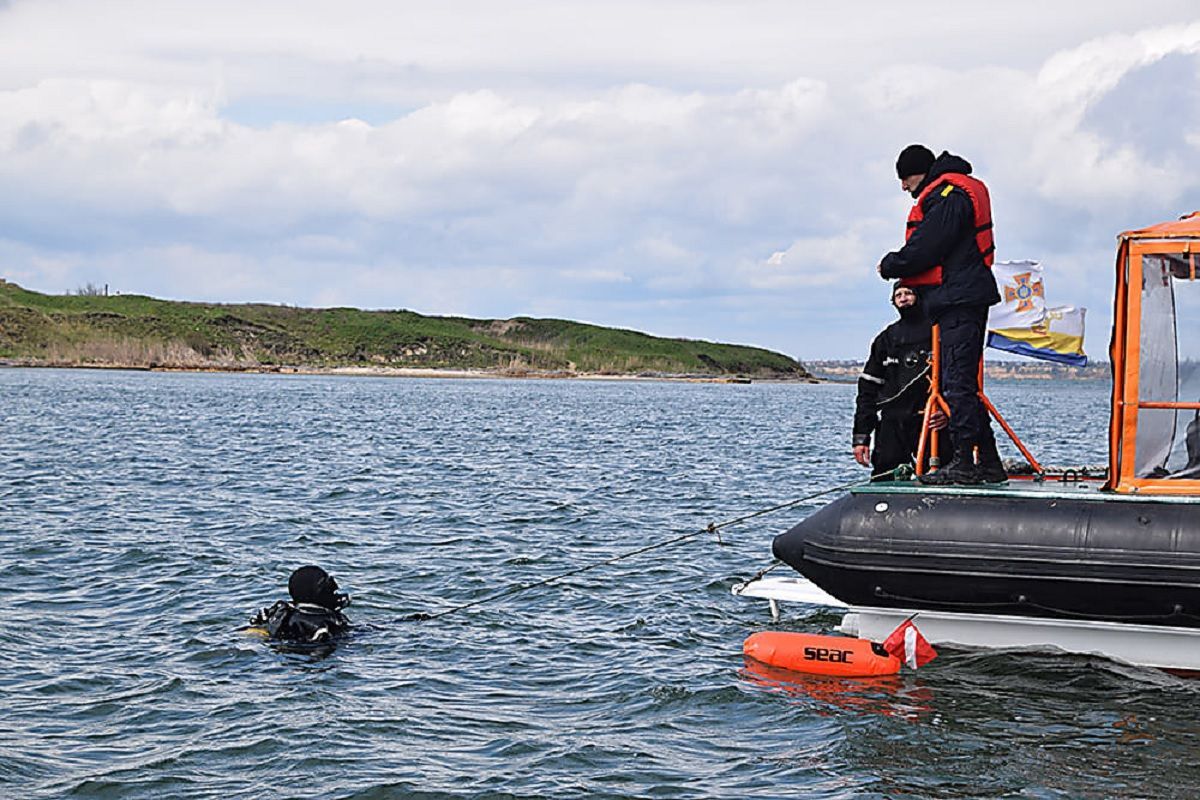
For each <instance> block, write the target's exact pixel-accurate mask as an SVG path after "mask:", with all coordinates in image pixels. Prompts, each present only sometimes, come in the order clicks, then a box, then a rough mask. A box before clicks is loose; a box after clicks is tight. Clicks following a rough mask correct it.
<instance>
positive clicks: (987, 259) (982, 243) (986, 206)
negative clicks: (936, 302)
mask: <svg viewBox="0 0 1200 800" xmlns="http://www.w3.org/2000/svg"><path fill="white" fill-rule="evenodd" d="M955 188H958V189H962V190H963V191H964V192H966V193H967V197H968V198H970V200H971V208H972V209H974V211H975V244H976V246H978V247H979V253H980V255H982V256H983V263H984V264H985V265H986V266H988V267H989V268H990V267H991V266H992V264H993V263H994V262H995V260H996V244H995V241H994V240H993V238H992V198H991V196H990V195H988V190H987V187H986V186H984V185H983V181H981V180H979V179H977V178H972V177H971V176H970V175H962V174H960V173H958V172H947V173H945V174H944V175H939V176H938V177H937V178H935V179H934V180H933V181H931V182H930V183H929V185H928V186H926V187H925V189H924V190H922V192H921V194H920V195H919V196H918V197H917V202H916V203H914V204H913V207H912V211H909V212H908V228H907V229H906V230H905V231H904V241H906V242H907V241H908V240H909V239H910V238H911V237H912V234H913V231H914V230H916V228H917V226H918V225H920V224H921V220H923V219H925V209H924V208H923V207H922V206H921V204H922V203H923V202H924V200H925V198H926V197H928V196H929V194H930V193H931V192H933V191H937V192H939V193H941V195H942V196H943V197H945V196H946V195H948V194H950V192H952V191H953V190H954V189H955ZM941 284H942V267H941V265H940V264H939V265H938V266H936V267H930V268H929V269H927V270H925V271H924V272H919V273H917V274H916V275H913V276H911V277H908V278H902V279H901V280H900V285H901V286H941Z"/></svg>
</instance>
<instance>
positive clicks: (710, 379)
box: [0, 358, 827, 384]
mask: <svg viewBox="0 0 1200 800" xmlns="http://www.w3.org/2000/svg"><path fill="white" fill-rule="evenodd" d="M0 369H91V370H124V371H129V372H194V373H205V372H212V373H228V374H237V373H249V374H253V375H340V376H350V377H375V378H449V379H456V380H504V379H509V380H514V379H516V380H520V379H538V380H583V381H648V382H653V381H662V382H671V383H737V384H746V383H809V384H815V383H826V382H827V381H825V380H822V379H820V378H816V377H806V378H788V377H782V376H771V375H764V376H757V375H756V376H746V375H699V374H686V373H681V374H671V373H644V372H643V373H628V374H624V373H600V372H569V371H565V370H530V369H452V368H437V367H428V368H427V367H384V366H341V367H313V366H295V365H276V364H271V365H261V364H260V365H255V366H250V365H247V366H236V365H211V366H176V365H165V364H97V363H84V362H79V363H47V362H43V361H34V360H25V359H11V358H9V359H0Z"/></svg>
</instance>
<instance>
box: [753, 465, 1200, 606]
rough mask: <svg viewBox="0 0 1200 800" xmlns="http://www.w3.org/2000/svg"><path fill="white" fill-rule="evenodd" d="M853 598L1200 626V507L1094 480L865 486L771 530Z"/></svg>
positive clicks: (789, 556)
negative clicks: (1117, 490)
mask: <svg viewBox="0 0 1200 800" xmlns="http://www.w3.org/2000/svg"><path fill="white" fill-rule="evenodd" d="M772 549H773V550H774V553H775V556H776V557H777V558H779V559H781V560H782V561H784V562H785V563H787V564H789V565H790V566H792V567H793V568H794V569H796V570H797V571H799V572H801V573H802V574H803V575H804V576H805V577H806V578H808V579H809V580H811V581H812V582H813V583H815V584H816V585H817V586H819V587H820V588H821V589H823V590H825V591H826V592H828V593H829V594H831V595H833V596H834V597H836V598H837V599H838V600H841V601H842V602H844V603H847V604H848V605H851V606H870V607H875V608H896V609H905V610H910V611H911V610H930V611H944V612H955V613H967V614H971V613H978V614H1001V615H1016V616H1022V617H1047V618H1054V619H1075V620H1097V621H1109V622H1121V623H1140V624H1148V625H1167V626H1172V627H1174V626H1181V627H1193V628H1200V507H1198V506H1197V504H1196V503H1195V502H1194V501H1192V502H1188V501H1186V500H1185V501H1182V502H1180V501H1179V500H1176V501H1175V502H1172V501H1171V500H1167V499H1165V498H1155V499H1142V498H1138V497H1131V496H1128V495H1126V496H1116V495H1113V494H1110V493H1101V492H1099V491H1098V487H1096V486H1087V485H1079V484H1067V485H1062V484H1051V483H1042V484H1035V483H1032V482H1023V485H1020V486H1018V487H1015V488H988V489H969V488H960V487H956V488H954V489H936V488H930V487H923V486H920V485H918V484H915V483H895V484H872V485H870V486H865V487H862V488H859V489H857V490H855V491H853V492H852V493H851V494H849V495H847V496H845V497H842V498H841V499H839V500H837V501H836V502H833V503H831V504H829V505H828V506H826V507H825V508H823V509H821V510H820V511H818V512H816V513H815V514H813V515H812V516H810V517H809V518H808V519H806V520H804V521H803V522H801V523H800V524H799V525H796V526H795V527H794V528H792V529H791V530H789V531H788V532H787V533H784V534H781V535H779V536H777V537H776V538H775V541H774V545H773V548H772Z"/></svg>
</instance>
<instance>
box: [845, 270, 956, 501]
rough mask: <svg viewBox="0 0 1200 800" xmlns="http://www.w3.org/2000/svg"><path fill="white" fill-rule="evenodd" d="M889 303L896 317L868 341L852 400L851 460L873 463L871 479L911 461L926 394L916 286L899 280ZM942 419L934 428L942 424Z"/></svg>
mask: <svg viewBox="0 0 1200 800" xmlns="http://www.w3.org/2000/svg"><path fill="white" fill-rule="evenodd" d="M892 305H893V306H894V307H895V308H896V311H897V312H899V314H900V319H898V320H896V321H895V322H893V323H892V324H891V325H888V326H887V327H886V328H884V329H883V330H882V331H880V332H879V335H877V336H876V337H875V339H874V340H873V341H872V342H871V353H870V355H869V356H868V357H867V363H866V364H865V365H864V366H863V371H862V375H860V376H859V378H858V397H857V398H856V399H855V404H854V405H855V408H854V434H853V436H854V439H853V444H854V460H855V461H857V462H858V463H859V464H862V465H863V466H864V467H868V466H869V467H870V468H871V475H872V476H873V478H872V479H873V480H891V479H892V475H891V472H892V470H894V469H895V468H896V467H898V466H900V465H901V464H909V465H911V464H913V463H914V462H915V459H916V454H917V444H918V443H919V441H920V438H921V425H922V424H923V422H924V411H925V403H926V401H927V400H928V399H929V353H930V350H931V349H932V348H931V343H932V340H933V336H932V331H931V326H930V324H929V319H928V318H927V317H926V316H925V312H924V311H923V310H922V309H921V305H920V303H919V301H918V299H917V293H916V291H914V290H913V289H912V288H910V287H908V286H902V285H901V284H900V282H899V281H896V283H895V284H894V285H893V286H892ZM940 422H941V424H940V425H939V424H935V427H941V426H942V425H944V424H945V422H944V419H943V420H941V421H940ZM872 438H874V440H875V441H874V445H875V446H874V447H872V446H871V444H872V442H871V440H872ZM945 442H946V437H944V436H943V437H940V438H939V443H941V444H944V443H945ZM945 449H948V448H945V447H940V448H939V450H945Z"/></svg>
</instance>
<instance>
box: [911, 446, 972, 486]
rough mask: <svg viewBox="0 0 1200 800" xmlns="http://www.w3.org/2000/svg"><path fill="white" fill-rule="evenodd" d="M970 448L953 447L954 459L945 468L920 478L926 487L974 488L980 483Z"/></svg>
mask: <svg viewBox="0 0 1200 800" xmlns="http://www.w3.org/2000/svg"><path fill="white" fill-rule="evenodd" d="M973 449H974V448H972V447H969V446H968V447H955V448H954V458H952V459H951V460H950V463H949V464H947V465H946V466H944V467H942V468H940V469H938V470H937V471H936V472H928V473H926V474H924V475H922V476H921V477H920V481H921V483H923V484H925V485H926V486H953V485H956V484H957V485H961V486H974V485H977V484H979V483H982V481H981V480H980V478H979V470H978V469H977V468H976V466H975V455H974V453H973V452H972V450H973Z"/></svg>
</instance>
